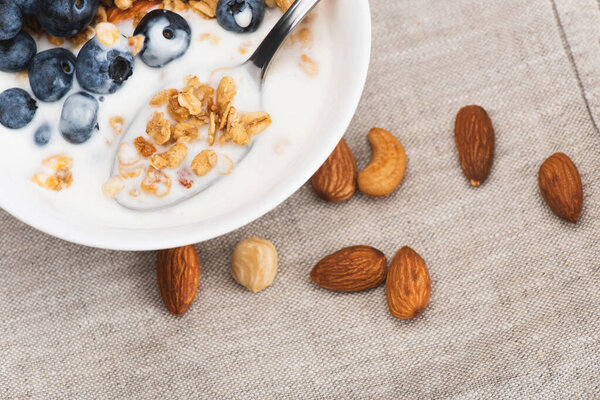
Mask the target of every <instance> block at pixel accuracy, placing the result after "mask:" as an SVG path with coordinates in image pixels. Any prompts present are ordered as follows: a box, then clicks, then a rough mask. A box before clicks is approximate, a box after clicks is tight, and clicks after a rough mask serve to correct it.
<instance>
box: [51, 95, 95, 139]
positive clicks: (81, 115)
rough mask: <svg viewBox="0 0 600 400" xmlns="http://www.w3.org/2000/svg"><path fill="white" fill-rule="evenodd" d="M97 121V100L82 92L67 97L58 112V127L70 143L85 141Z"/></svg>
mask: <svg viewBox="0 0 600 400" xmlns="http://www.w3.org/2000/svg"><path fill="white" fill-rule="evenodd" d="M97 123H98V101H96V99H95V98H94V97H93V96H91V95H89V94H87V93H84V92H79V93H74V94H72V95H70V96H69V97H67V100H65V104H64V105H63V109H62V113H61V114H60V122H59V124H58V129H59V130H60V133H61V134H62V135H63V137H64V138H65V139H66V140H67V141H68V142H70V143H73V144H80V143H83V142H86V141H87V140H88V139H89V138H90V137H91V136H92V132H93V131H94V129H96V127H97Z"/></svg>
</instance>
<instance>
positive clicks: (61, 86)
mask: <svg viewBox="0 0 600 400" xmlns="http://www.w3.org/2000/svg"><path fill="white" fill-rule="evenodd" d="M74 75H75V56H74V55H73V53H71V52H70V51H69V50H67V49H63V48H60V47H58V48H55V49H50V50H46V51H42V52H40V53H38V54H36V55H35V57H33V59H32V60H31V64H30V65H29V84H30V85H31V90H33V94H35V97H37V98H38V99H40V100H42V101H46V102H53V101H57V100H59V99H61V98H62V97H63V96H64V95H66V94H67V92H68V91H69V90H70V89H71V87H72V86H73V76H74Z"/></svg>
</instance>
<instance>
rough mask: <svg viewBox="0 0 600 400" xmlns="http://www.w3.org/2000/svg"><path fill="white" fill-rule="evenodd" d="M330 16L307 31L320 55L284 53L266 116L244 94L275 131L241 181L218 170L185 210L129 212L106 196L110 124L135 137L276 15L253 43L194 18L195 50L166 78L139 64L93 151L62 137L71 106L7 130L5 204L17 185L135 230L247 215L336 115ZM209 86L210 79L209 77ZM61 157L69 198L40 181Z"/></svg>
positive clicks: (267, 90)
mask: <svg viewBox="0 0 600 400" xmlns="http://www.w3.org/2000/svg"><path fill="white" fill-rule="evenodd" d="M320 9H321V6H319V7H317V9H316V10H315V11H316V12H315V14H316V16H315V17H314V18H312V20H311V21H310V23H309V24H308V25H306V26H308V27H309V28H310V30H311V31H312V33H313V37H314V38H315V40H314V43H313V45H312V47H311V48H310V49H307V48H302V46H300V45H299V44H286V45H284V47H283V49H282V50H281V51H280V53H279V54H278V56H277V59H276V60H275V62H274V64H273V66H272V67H271V68H270V70H269V74H268V77H267V80H266V83H265V85H264V88H263V91H264V94H263V104H262V108H261V109H260V110H256V109H244V106H243V93H240V94H238V96H239V99H237V100H238V102H239V104H240V109H241V111H244V112H246V111H266V112H268V113H269V114H270V115H271V118H272V120H273V123H272V124H271V126H270V127H269V128H268V129H267V130H266V131H264V132H263V133H261V134H260V135H258V136H256V137H254V138H253V140H252V144H253V145H252V148H251V151H250V152H249V153H248V154H247V155H246V156H245V157H244V158H243V161H242V162H240V163H239V164H236V165H235V168H234V170H233V173H232V174H230V175H227V176H221V175H218V170H219V169H220V168H224V167H225V166H217V168H215V170H214V172H213V175H209V176H206V177H196V176H193V178H194V181H195V183H194V185H206V186H208V184H209V183H213V182H210V180H211V179H213V180H214V179H216V178H218V180H217V181H216V183H214V184H212V185H211V186H210V187H209V188H208V189H207V190H205V191H203V192H201V193H200V194H198V195H196V196H194V197H193V198H190V199H188V200H186V201H184V202H182V203H180V204H177V205H176V206H172V207H167V208H163V209H160V210H157V211H132V210H130V209H127V208H126V207H123V206H121V205H119V204H118V203H117V202H116V201H115V199H110V198H107V197H105V196H103V194H102V190H101V187H102V184H103V183H104V182H105V181H106V180H107V179H108V178H109V177H110V176H111V170H112V168H113V161H114V158H113V157H114V154H115V152H116V151H117V146H118V144H119V142H120V139H121V138H120V137H119V135H118V134H116V133H114V131H113V130H112V128H111V127H110V124H109V119H111V117H115V116H121V117H123V118H124V119H125V126H124V130H123V131H124V132H127V131H128V128H129V125H130V124H131V122H132V121H133V120H134V117H135V116H136V113H137V112H138V110H139V109H142V108H147V104H148V100H149V99H150V98H151V97H152V96H153V95H154V94H155V93H156V92H158V91H159V90H160V89H161V88H163V87H164V86H165V85H168V84H169V83H170V82H173V81H177V80H179V81H182V80H183V78H184V77H185V76H186V75H188V74H198V73H199V72H198V71H200V70H201V71H211V70H214V69H216V68H218V67H223V66H233V65H237V64H240V63H241V62H243V61H244V60H245V59H247V58H248V57H249V55H250V54H251V53H252V51H254V49H255V48H256V46H257V45H258V44H259V43H260V41H261V40H262V38H263V37H264V36H265V35H266V34H267V33H268V31H269V30H270V28H271V27H272V26H273V25H274V24H275V22H276V21H277V19H278V18H280V17H281V12H280V11H279V10H267V12H266V15H265V19H264V21H263V23H262V25H261V27H260V28H259V30H258V31H256V32H254V33H251V34H236V33H231V32H227V31H225V30H223V29H222V28H221V27H220V26H219V25H218V24H217V22H216V20H214V19H213V20H204V19H202V18H200V17H199V16H197V15H196V14H194V13H191V12H190V13H186V14H184V17H185V18H186V19H187V21H188V22H189V23H190V25H191V27H192V42H191V45H190V48H189V50H188V52H187V53H186V54H185V55H184V56H183V57H182V58H180V59H178V60H175V61H174V62H172V63H170V64H168V65H167V66H166V67H164V68H160V69H155V68H149V67H147V66H146V65H144V64H143V62H142V61H141V60H140V59H139V58H136V64H135V69H134V72H133V75H132V76H131V77H130V78H129V79H128V80H127V81H126V83H125V84H124V85H123V87H122V88H121V89H120V90H118V91H117V92H116V93H115V94H113V95H106V96H104V101H101V102H100V103H99V104H100V110H99V113H98V123H99V126H100V130H99V131H98V132H95V133H94V134H93V136H92V138H91V139H90V140H89V141H88V142H86V143H84V144H81V145H73V144H70V143H68V142H66V140H64V139H63V138H62V136H61V135H60V133H59V131H58V120H59V116H60V113H61V108H62V103H63V101H64V99H63V100H62V101H59V102H56V103H42V102H40V103H39V108H38V111H37V113H36V116H35V118H34V120H33V121H32V123H31V124H29V125H28V126H27V127H25V128H23V129H20V130H10V129H6V128H4V127H1V126H0V147H1V148H2V149H3V152H2V153H3V154H2V157H1V158H0V168H2V170H3V171H4V173H5V176H6V179H5V182H4V183H3V184H2V186H0V187H1V189H0V191H1V195H2V196H10V192H11V187H12V186H13V185H18V186H19V187H22V186H23V185H29V186H30V187H31V192H32V193H35V195H36V196H38V195H39V196H42V198H43V199H44V200H45V202H46V203H47V204H48V205H49V206H50V207H51V208H52V209H53V210H54V211H55V212H56V213H58V214H59V215H61V217H62V218H64V219H69V220H73V221H77V222H78V223H83V224H86V223H90V224H96V225H103V226H111V227H131V228H144V227H159V226H160V227H165V226H177V225H182V224H186V223H189V221H190V220H195V221H200V220H207V219H210V218H213V217H216V216H218V215H222V214H224V213H227V212H230V211H231V210H233V209H235V208H237V207H240V206H241V205H242V204H244V203H246V202H247V201H248V199H254V198H256V197H257V196H258V194H259V193H261V191H262V189H263V188H264V187H265V185H267V182H268V180H269V177H270V176H271V175H272V174H273V171H272V169H273V166H274V165H280V164H281V162H282V158H283V159H284V160H283V161H285V156H286V149H287V148H289V147H291V146H306V145H307V143H305V142H304V141H303V135H304V134H306V132H309V131H312V130H313V129H314V128H315V126H314V125H313V124H314V123H315V121H318V120H319V117H320V115H321V114H322V113H323V112H324V110H326V108H327V105H326V99H327V98H328V96H327V93H328V89H329V87H330V84H329V79H330V77H331V73H332V64H333V60H331V59H330V57H329V55H330V54H331V53H332V52H331V51H330V50H328V49H330V46H332V40H331V36H330V35H331V32H330V31H329V28H328V25H327V23H326V13H325V12H321V11H320ZM119 28H120V29H121V30H122V32H123V33H124V34H126V35H129V34H131V33H132V30H133V29H132V28H131V26H130V22H127V23H126V24H123V25H121V26H119ZM200 39H202V40H200ZM50 47H52V46H50V45H49V44H48V43H47V42H44V41H38V50H39V51H41V50H44V49H46V48H50ZM302 54H307V55H308V56H310V57H311V58H312V59H314V60H315V61H316V62H317V63H318V64H319V74H318V75H316V76H308V75H307V74H306V73H304V72H303V70H302V69H301V68H300V66H299V60H300V56H301V55H302ZM199 78H201V80H202V78H203V77H202V76H199ZM215 86H216V85H215ZM11 87H22V88H24V89H26V90H28V91H29V92H31V90H30V88H29V83H28V81H27V80H23V79H21V80H18V78H17V75H15V74H9V73H3V72H0V91H3V90H5V89H8V88H11ZM180 87H181V86H180ZM79 90H81V89H80V87H79V86H78V84H77V82H74V87H73V89H72V92H75V91H79ZM72 92H71V93H72ZM67 96H68V95H67ZM67 96H65V98H66V97H67ZM236 105H237V104H236ZM44 123H48V124H49V125H50V126H51V128H52V138H51V139H50V142H49V143H48V144H47V145H46V146H43V147H39V146H37V145H35V144H34V141H33V133H34V132H35V130H36V129H37V128H38V127H39V126H41V125H42V124H44ZM142 133H143V132H140V134H142ZM133 137H135V136H133ZM228 146H233V145H226V146H225V147H224V148H223V149H220V148H219V147H218V146H214V149H215V151H217V152H219V151H225V152H226V151H229V150H233V149H229V148H228ZM199 149H200V147H199V148H194V149H191V148H190V151H189V153H188V157H187V159H186V161H185V162H186V163H188V165H189V162H190V161H191V159H192V158H193V157H194V156H195V155H196V154H197V152H198V151H199ZM237 150H240V149H237ZM241 151H242V152H244V151H245V150H241ZM56 154H66V155H68V156H70V157H72V158H73V160H74V161H73V167H72V173H73V183H72V185H71V187H69V188H68V189H65V190H62V191H60V192H53V191H50V190H47V189H43V188H40V187H38V186H37V185H35V184H34V183H33V182H32V181H31V177H32V176H33V175H34V174H35V172H36V171H37V170H38V169H39V167H40V164H41V161H42V160H43V159H44V158H46V157H48V156H51V155H56ZM242 155H243V154H242ZM234 158H235V157H234ZM240 158H241V156H240ZM178 186H179V185H178V183H177V182H173V188H174V189H175V188H176V187H177V189H176V190H186V189H185V188H183V187H178ZM15 187H16V186H15ZM165 221H167V222H165Z"/></svg>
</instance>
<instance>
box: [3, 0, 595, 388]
mask: <svg viewBox="0 0 600 400" xmlns="http://www.w3.org/2000/svg"><path fill="white" fill-rule="evenodd" d="M372 16H373V57H372V63H371V70H370V74H369V79H368V82H367V86H366V90H365V93H364V96H363V99H362V102H361V104H360V107H359V109H358V112H357V114H356V117H355V118H354V121H353V123H352V125H351V127H350V129H349V131H348V133H347V135H346V138H347V141H348V143H349V145H350V146H351V148H352V149H353V150H354V152H355V155H356V158H357V161H358V164H359V167H362V166H364V165H365V164H366V163H367V161H368V158H369V155H370V149H369V146H368V143H367V141H366V132H367V130H368V128H370V127H371V126H373V125H378V126H381V127H383V128H387V129H390V130H392V131H393V132H394V133H395V134H396V135H397V136H398V137H399V138H400V139H401V141H402V142H403V144H404V146H405V148H406V151H407V154H408V158H409V163H408V172H407V176H406V179H405V181H404V182H403V184H402V186H401V188H400V189H399V190H398V191H397V192H396V193H395V194H393V195H392V196H390V197H389V198H385V199H381V200H373V199H370V198H367V197H366V196H362V195H356V196H355V197H353V198H352V199H351V200H350V201H348V202H347V203H344V204H340V205H330V204H326V203H324V202H322V201H320V200H319V199H317V198H316V196H315V195H314V194H313V192H312V190H311V189H310V186H309V185H305V186H304V187H303V188H302V189H300V190H299V191H298V192H297V193H296V194H295V195H293V196H292V197H291V198H290V199H289V200H287V201H286V202H285V203H284V204H283V205H281V206H280V207H279V208H277V209H276V210H274V211H272V212H271V213H269V214H268V215H266V216H265V217H263V218H261V219H260V220H258V221H256V222H254V223H252V224H250V225H249V226H247V227H245V228H243V229H240V230H239V231H237V232H234V233H232V234H229V235H227V236H224V237H221V238H218V239H215V240H212V241H209V242H207V243H202V244H199V245H198V246H197V247H198V250H199V252H200V257H201V260H202V275H201V284H200V289H199V291H198V295H197V297H196V301H195V303H194V304H193V306H192V307H191V309H190V311H189V312H188V313H187V314H186V315H185V316H184V317H182V318H180V319H176V318H173V317H171V316H170V315H169V314H168V313H167V312H166V310H165V308H164V306H163V305H162V303H161V300H160V297H159V293H158V289H157V287H156V281H155V279H156V278H155V266H154V263H155V254H153V253H151V252H146V253H125V252H113V251H102V250H95V249H90V248H84V247H81V246H77V245H73V244H69V243H66V242H63V241H61V240H58V239H54V238H52V237H49V236H46V235H44V234H42V233H39V232H37V231H35V230H34V229H32V228H29V227H27V226H25V225H24V224H22V223H20V222H19V221H17V220H15V219H14V218H12V217H11V216H9V215H8V214H7V213H6V212H2V211H0V257H1V258H0V397H1V398H7V399H12V398H35V399H53V398H85V399H89V398H98V399H101V398H107V399H114V398H146V399H149V398H160V399H166V398H173V399H187V398H206V399H214V398H230V399H271V398H273V399H312V398H315V399H316V398H319V399H350V398H353V399H354V398H357V399H374V398H381V399H392V398H393V399H400V398H408V399H415V398H452V399H480V398H489V399H492V398H493V399H497V398H506V399H514V398H527V399H565V398H582V399H593V398H600V338H599V332H600V244H599V235H600V175H599V173H600V172H599V169H600V168H599V167H600V164H599V160H600V132H599V131H598V128H597V125H596V122H598V121H600V45H599V40H600V5H599V3H598V2H597V1H596V0H452V1H448V0H427V1H425V0H375V1H372ZM470 103H477V104H481V105H482V106H484V107H485V108H486V109H487V110H488V111H489V114H490V116H491V118H492V120H493V122H494V125H495V128H496V134H497V147H496V154H497V157H496V160H495V163H494V167H493V169H492V172H491V175H490V177H489V179H488V181H487V182H486V183H485V184H484V185H483V186H482V187H480V188H478V189H473V188H471V187H469V185H468V183H467V181H466V179H465V178H464V177H463V176H462V173H461V171H460V168H459V165H458V160H457V156H456V153H455V149H454V141H453V132H452V129H453V121H454V116H455V114H456V112H457V111H458V109H459V108H460V107H461V106H463V105H466V104H470ZM555 151H564V152H566V153H567V154H569V155H570V157H571V158H572V159H573V161H574V162H575V163H576V164H577V165H578V167H579V169H580V172H581V175H582V180H583V185H584V191H585V194H584V210H583V215H582V218H581V220H580V222H579V223H578V224H577V225H570V224H568V223H565V222H562V221H560V220H559V219H558V218H556V217H555V216H553V215H552V214H551V212H550V211H549V209H548V208H547V207H546V206H545V204H544V203H543V201H542V199H541V197H540V195H539V192H538V190H537V169H538V167H539V165H540V164H541V162H542V161H543V160H544V159H545V158H546V157H547V156H549V155H550V154H552V153H553V152H555ZM248 235H258V236H263V237H266V238H269V239H270V240H272V241H273V242H274V243H275V245H276V246H277V248H278V250H279V253H280V272H279V274H278V276H277V278H276V280H275V282H274V284H273V286H272V287H270V288H269V289H267V290H265V291H264V292H261V293H259V294H251V293H249V292H247V291H246V290H244V289H243V288H242V287H240V286H238V285H237V284H236V283H235V282H234V281H233V279H232V278H231V276H230V274H229V265H228V263H229V255H230V254H231V251H232V249H233V247H234V245H235V244H236V243H237V241H238V240H240V239H241V238H243V237H245V236H248ZM351 244H370V245H373V246H375V247H377V248H379V249H381V250H382V251H384V252H385V253H386V255H388V257H390V258H391V257H392V256H393V254H394V252H395V251H396V250H397V249H398V248H399V247H401V246H402V245H410V246H411V247H413V248H414V249H415V250H417V251H418V252H419V253H420V254H421V255H422V256H423V258H424V259H425V260H426V261H427V263H428V266H429V269H430V274H431V278H432V296H431V302H430V304H429V307H428V308H427V310H426V311H425V313H424V314H423V315H422V316H421V317H419V318H417V319H416V320H413V321H409V322H403V321H399V320H396V319H394V318H393V317H391V316H390V314H389V313H388V311H387V307H386V303H385V294H384V289H383V287H380V288H377V289H375V290H371V291H367V292H364V293H356V294H338V293H332V292H329V291H326V290H322V289H319V288H318V287H316V286H315V285H313V284H312V283H311V282H310V280H309V271H310V269H311V267H312V266H313V265H314V263H315V262H316V261H317V260H318V259H320V258H321V257H322V256H324V255H326V254H328V253H330V252H332V251H334V250H337V249H339V248H341V247H343V246H346V245H351Z"/></svg>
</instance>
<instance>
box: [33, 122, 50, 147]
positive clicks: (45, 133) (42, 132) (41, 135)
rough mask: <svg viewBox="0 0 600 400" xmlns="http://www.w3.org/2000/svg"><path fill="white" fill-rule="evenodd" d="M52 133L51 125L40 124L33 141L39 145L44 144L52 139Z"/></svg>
mask: <svg viewBox="0 0 600 400" xmlns="http://www.w3.org/2000/svg"><path fill="white" fill-rule="evenodd" d="M51 135H52V130H51V129H50V125H48V124H47V123H45V124H42V125H40V126H39V128H37V129H36V131H35V133H34V134H33V141H34V142H35V144H37V145H38V146H44V145H45V144H48V142H49V141H50V136H51Z"/></svg>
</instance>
